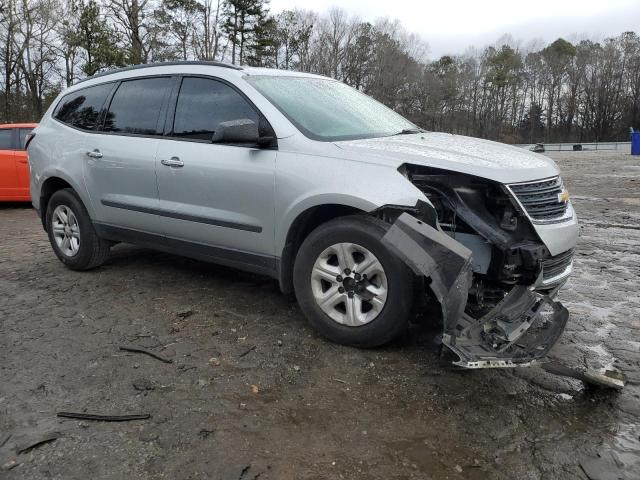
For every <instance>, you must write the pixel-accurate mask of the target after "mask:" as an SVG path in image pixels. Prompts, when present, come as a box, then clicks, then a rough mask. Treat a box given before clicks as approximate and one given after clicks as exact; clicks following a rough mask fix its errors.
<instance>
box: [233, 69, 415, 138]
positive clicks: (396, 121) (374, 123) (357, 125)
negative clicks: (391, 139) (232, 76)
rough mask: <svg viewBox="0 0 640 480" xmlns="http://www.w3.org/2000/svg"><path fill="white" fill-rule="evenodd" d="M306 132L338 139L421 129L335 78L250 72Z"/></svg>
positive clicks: (263, 91) (257, 85)
mask: <svg viewBox="0 0 640 480" xmlns="http://www.w3.org/2000/svg"><path fill="white" fill-rule="evenodd" d="M245 79H246V80H247V81H248V82H249V83H250V84H251V85H253V86H254V87H255V88H256V89H257V90H258V91H259V92H260V93H261V94H262V95H264V96H265V97H266V98H267V99H268V100H269V101H270V102H271V103H272V104H273V105H275V106H276V108H278V110H280V111H281V112H282V113H283V114H284V115H285V116H286V117H287V118H288V119H289V120H290V121H291V122H292V123H293V124H294V125H295V126H296V127H297V128H298V129H299V130H300V131H301V132H302V133H303V134H304V135H306V136H307V137H309V138H312V139H314V140H320V141H325V142H328V141H336V140H353V139H358V138H373V137H385V136H389V135H397V134H401V133H416V132H418V131H420V130H419V129H418V128H417V127H416V126H415V125H414V124H413V123H411V122H409V121H408V120H406V119H405V118H403V117H402V116H400V115H398V114H397V113H396V112H394V111H393V110H391V109H390V108H387V107H385V106H384V105H382V104H381V103H380V102H377V101H376V100H374V99H373V98H371V97H368V96H367V95H365V94H363V93H360V92H359V91H358V90H355V89H353V88H351V87H349V86H347V85H345V84H344V83H341V82H338V81H336V80H331V79H323V78H311V77H285V76H261V75H258V76H246V77H245Z"/></svg>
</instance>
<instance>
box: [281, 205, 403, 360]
mask: <svg viewBox="0 0 640 480" xmlns="http://www.w3.org/2000/svg"><path fill="white" fill-rule="evenodd" d="M387 228H388V225H387V224H386V223H384V222H383V221H382V220H379V219H376V218H372V217H367V216H364V215H354V216H349V217H341V218H337V219H335V220H331V221H329V222H327V223H325V224H323V225H320V226H319V227H318V228H316V229H315V230H314V231H313V232H311V234H309V236H308V237H307V238H306V239H305V240H304V242H303V243H302V245H301V247H300V249H299V251H298V254H297V256H296V260H295V265H294V272H293V279H294V286H295V293H296V298H297V300H298V303H299V305H300V308H301V309H302V311H303V313H304V314H305V316H306V317H307V319H308V320H309V322H310V323H311V325H312V326H313V327H315V329H316V330H318V332H320V333H321V334H322V335H323V336H325V337H327V338H328V339H330V340H332V341H334V342H336V343H340V344H343V345H351V346H357V347H365V348H370V347H376V346H379V345H382V344H385V343H387V342H389V341H391V340H393V339H394V338H396V337H397V336H399V335H400V334H401V333H402V332H403V331H404V330H405V329H406V327H407V325H408V321H409V316H410V313H411V307H412V305H413V300H414V288H413V280H414V277H413V273H412V272H411V270H410V269H409V267H407V265H406V264H405V263H404V262H403V261H402V260H401V259H399V258H398V257H397V256H395V255H394V254H393V253H392V252H391V251H390V250H389V249H388V248H387V247H386V246H385V245H384V244H383V243H382V237H383V236H384V234H385V233H386V231H387Z"/></svg>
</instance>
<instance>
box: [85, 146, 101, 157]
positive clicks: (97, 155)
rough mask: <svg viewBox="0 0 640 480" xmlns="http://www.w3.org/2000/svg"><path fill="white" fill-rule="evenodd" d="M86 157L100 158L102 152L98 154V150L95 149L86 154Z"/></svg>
mask: <svg viewBox="0 0 640 480" xmlns="http://www.w3.org/2000/svg"><path fill="white" fill-rule="evenodd" d="M87 157H90V158H102V152H100V150H98V149H97V148H96V149H95V150H92V151H89V152H87Z"/></svg>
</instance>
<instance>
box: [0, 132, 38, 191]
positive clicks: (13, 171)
mask: <svg viewBox="0 0 640 480" xmlns="http://www.w3.org/2000/svg"><path fill="white" fill-rule="evenodd" d="M36 126H37V124H36V123H14V124H7V125H0V202H22V201H27V202H28V201H30V200H31V195H30V193H29V162H28V160H27V151H26V149H25V142H26V137H27V135H28V134H29V133H31V130H33V129H34V128H35V127H36Z"/></svg>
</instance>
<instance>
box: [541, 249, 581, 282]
mask: <svg viewBox="0 0 640 480" xmlns="http://www.w3.org/2000/svg"><path fill="white" fill-rule="evenodd" d="M572 261H573V249H571V250H567V251H566V252H563V253H560V254H558V255H556V256H555V257H549V258H547V259H545V260H542V279H543V280H549V279H550V278H553V277H557V276H558V275H560V274H561V273H563V272H564V271H565V270H566V269H567V267H568V266H569V265H571V262H572Z"/></svg>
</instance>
